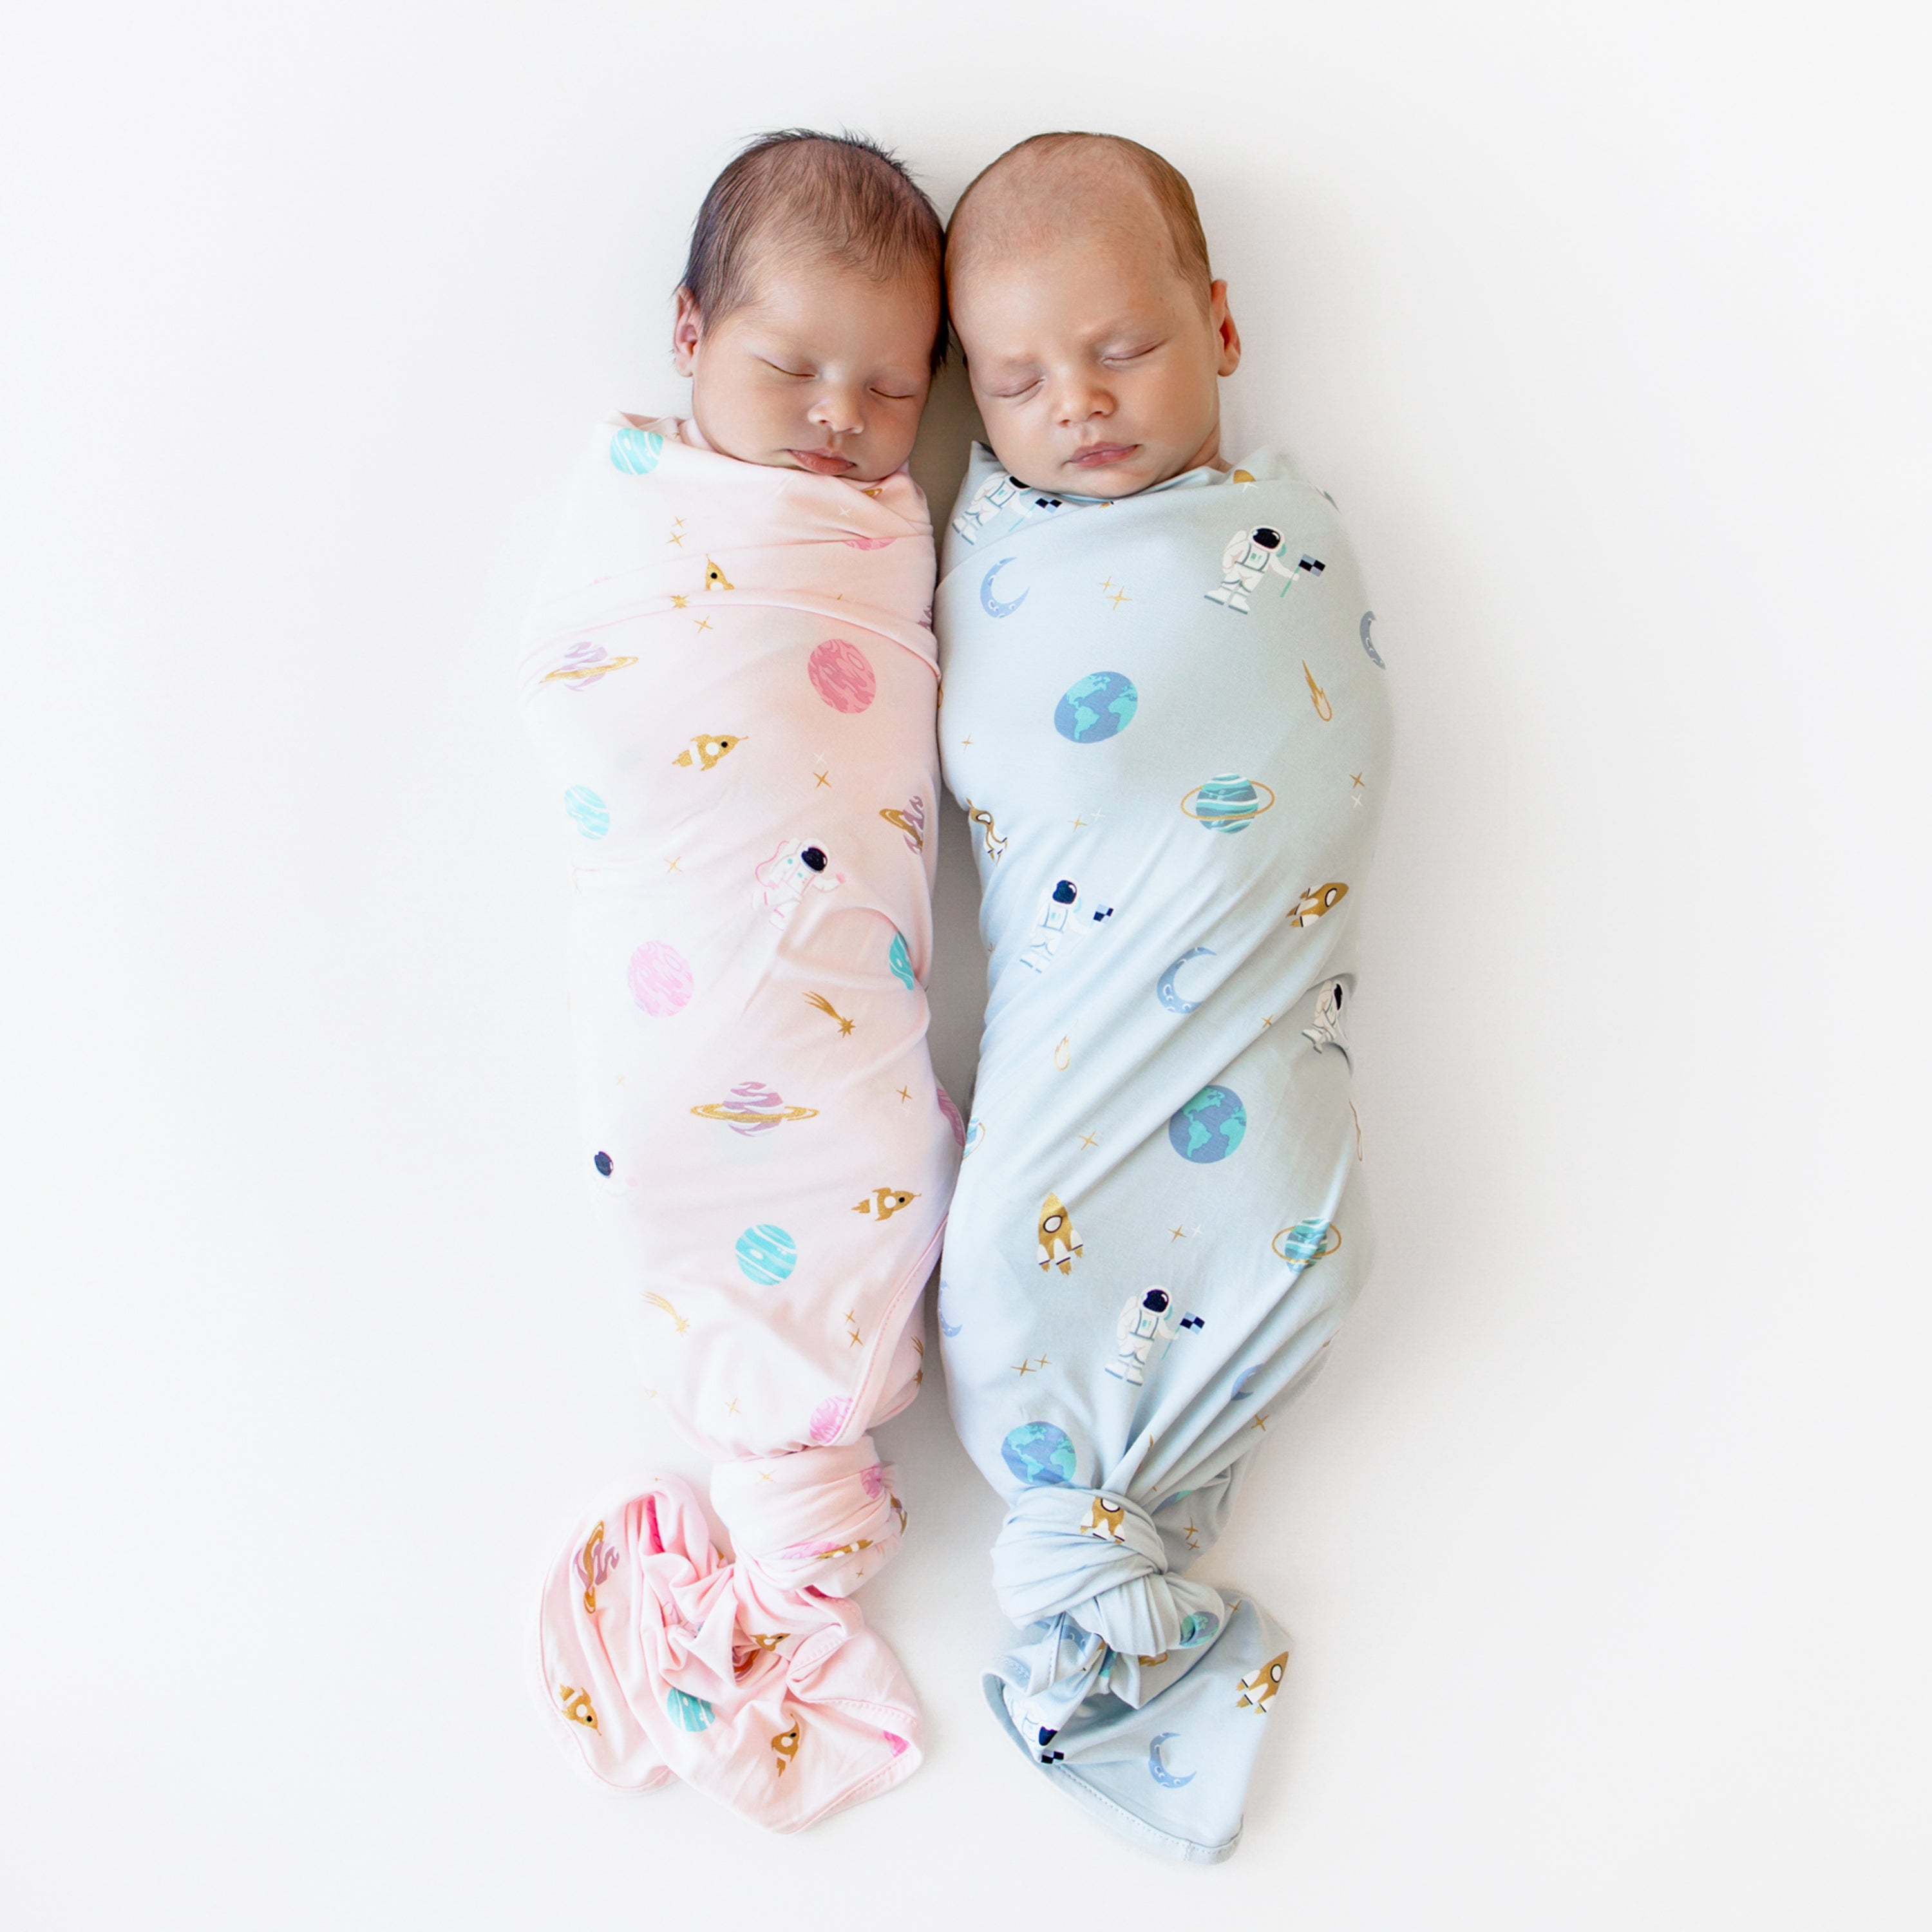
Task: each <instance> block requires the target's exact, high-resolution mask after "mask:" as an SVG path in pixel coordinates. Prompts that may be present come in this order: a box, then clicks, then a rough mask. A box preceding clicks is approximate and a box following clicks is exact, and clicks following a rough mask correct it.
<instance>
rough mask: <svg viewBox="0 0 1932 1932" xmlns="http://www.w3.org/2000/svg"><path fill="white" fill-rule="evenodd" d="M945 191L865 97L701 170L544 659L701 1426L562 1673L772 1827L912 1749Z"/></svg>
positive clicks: (568, 805)
mask: <svg viewBox="0 0 1932 1932" xmlns="http://www.w3.org/2000/svg"><path fill="white" fill-rule="evenodd" d="M940 270H941V236H940V226H939V220H938V216H937V215H936V214H935V212H934V211H933V208H932V204H931V203H930V202H929V201H928V200H927V199H926V196H924V195H923V194H922V193H920V192H919V189H918V188H917V187H916V186H915V185H914V184H913V181H912V180H911V179H910V177H909V176H908V175H907V174H906V172H904V169H902V168H901V166H899V165H898V163H897V162H896V161H895V160H893V159H892V157H891V156H890V155H889V154H886V153H885V152H884V151H883V150H882V149H880V148H877V147H874V145H871V143H869V142H865V141H862V140H860V139H856V138H853V137H851V136H843V137H836V138H835V137H833V136H826V135H818V134H811V133H798V132H788V133H779V134H772V135H769V136H766V137H764V138H763V139H760V140H759V141H757V142H754V144H753V145H751V147H749V148H747V149H746V150H745V152H744V153H742V154H740V155H739V157H737V159H736V160H734V161H733V162H732V163H730V166H728V167H727V168H726V169H725V170H724V173H723V174H722V175H720V176H719V177H718V181H716V183H715V184H714V185H713V187H712V190H711V191H710V193H709V194H708V195H707V196H706V198H705V202H704V205H703V209H702V211H700V214H699V215H698V217H697V224H696V227H695V229H694V233H693V236H692V240H691V257H690V261H689V263H688V266H687V268H686V269H685V277H684V282H683V285H682V287H680V288H679V291H678V295H677V312H676V323H675V326H674V329H673V353H674V356H675V358H676V365H677V367H678V368H679V370H681V371H684V372H685V373H687V374H689V376H690V377H691V416H690V418H689V419H685V420H682V421H680V420H677V419H671V418H660V419H649V418H644V417H639V416H618V417H615V418H613V419H611V420H610V421H608V422H605V423H604V424H602V425H600V426H599V427H598V429H597V431H596V432H595V435H594V436H593V437H592V441H591V446H590V448H589V450H588V452H586V457H585V460H584V461H583V465H582V466H581V468H580V470H579V472H578V474H577V478H576V481H575V482H574V485H573V487H572V492H571V496H570V498H569V500H568V503H567V505H566V507H565V512H564V516H563V519H562V526H561V528H560V529H559V532H558V534H557V537H556V542H555V544H554V545H553V548H552V550H551V553H550V562H549V565H548V568H547V572H546V575H545V580H544V584H543V586H542V588H541V590H540V592H538V597H537V599H536V602H535V607H534V608H533V609H532V613H531V616H530V619H529V626H528V628H527V631H526V640H525V648H524V653H523V663H522V676H521V681H522V694H523V703H524V706H525V708H526V711H527V712H528V714H529V720H530V723H531V726H532V730H533V731H534V732H535V735H536V736H537V737H538V740H539V742H541V745H542V748H543V750H544V753H545V754H546V756H547V758H548V760H549V761H550V766H551V768H552V769H553V772H554V775H555V782H556V786H557V787H558V790H559V793H560V798H561V804H562V814H560V822H561V823H562V824H563V825H564V826H566V827H567V828H568V830H567V833H566V835H567V837H568V839H569V841H570V844H571V850H572V872H573V877H574V883H575V886H576V892H575V895H574V915H575V918H574V923H575V927H576V940H577V944H576V966H575V973H574V986H573V1000H572V1004H573V1005H574V1007H575V1009H576V1018H577V1025H578V1031H579V1033H580V1037H581V1039H582V1043H583V1045H582V1051H581V1054H580V1076H581V1087H582V1100H583V1140H582V1142H581V1144H580V1147H579V1148H578V1150H577V1153H576V1154H575V1155H574V1157H573V1158H574V1160H575V1161H576V1162H577V1163H578V1164H579V1166H580V1172H581V1173H582V1175H583V1179H584V1181H585V1184H586V1185H587V1186H589V1187H591V1188H592V1190H594V1192H595V1194H596V1196H597V1197H598V1214H599V1217H600V1220H601V1224H602V1230H603V1234H604V1252H605V1256H606V1259H607V1273H608V1275H609V1277H610V1283H611V1286H612V1287H613V1290H614V1292H616V1296H617V1298H618V1300H619V1304H620V1305H621V1307H622V1310H623V1313H624V1315H625V1318H626V1319H627V1322H628V1328H629V1331H630V1339H631V1343H632V1346H633V1349H634V1352H635V1354H636V1355H637V1359H638V1362H639V1364H640V1367H641V1369H642V1370H643V1382H644V1385H645V1390H646V1396H647V1397H648V1398H649V1399H650V1400H652V1401H653V1403H654V1404H655V1406H656V1407H657V1408H658V1409H661V1410H667V1411H668V1412H670V1415H672V1416H673V1418H674V1419H675V1420H676V1421H677V1423H678V1424H679V1425H680V1427H682V1429H683V1430H685V1432H686V1433H687V1434H688V1435H689V1436H691V1438H692V1439H694V1441H695V1442H697V1444H698V1445H699V1446H700V1448H702V1449H703V1451H705V1452H706V1454H708V1455H709V1457H711V1458H712V1460H713V1461H714V1463H715V1469H714V1470H713V1472H712V1481H711V1486H710V1487H711V1503H712V1508H713V1510H714V1511H715V1514H716V1515H717V1516H718V1517H719V1518H720V1519H721V1520H722V1521H723V1523H724V1526H725V1527H726V1529H727V1530H728V1531H729V1532H730V1548H731V1552H732V1554H731V1555H730V1556H729V1557H727V1556H724V1554H723V1553H721V1551H719V1550H717V1549H715V1548H714V1547H713V1546H712V1532H711V1529H710V1527H709V1523H707V1521H706V1517H705V1515H704V1513H703V1508H702V1507H701V1505H700V1503H699V1502H698V1500H697V1497H696V1496H695V1495H694V1493H692V1491H691V1490H690V1489H689V1488H688V1487H687V1486H686V1485H685V1484H684V1483H683V1482H682V1481H679V1479H678V1478H675V1477H659V1478H655V1480H653V1481H651V1482H650V1483H649V1484H648V1486H647V1487H646V1488H644V1489H643V1491H642V1492H641V1493H639V1494H637V1495H636V1496H633V1497H632V1498H631V1499H630V1500H628V1502H619V1503H616V1504H615V1505H613V1506H612V1507H610V1508H604V1509H601V1510H598V1511H592V1512H590V1513H589V1514H586V1517H584V1518H583V1520H582V1521H581V1522H580V1523H579V1524H578V1525H577V1529H576V1530H575V1531H574V1532H573V1534H572V1535H571V1537H570V1538H569V1540H568V1543H567V1544H566V1545H565V1548H564V1550H563V1553H562V1556H560V1557H559V1560H558V1562H557V1563H556V1566H555V1568H554V1570H553V1572H552V1574H551V1577H550V1581H549V1583H548V1585H547V1587H546V1589H545V1592H544V1601H543V1610H542V1619H541V1643H540V1649H539V1655H540V1658H541V1669H542V1673H543V1676H542V1691H543V1696H544V1700H545V1703H547V1706H548V1707H549V1709H550V1710H551V1711H552V1712H553V1713H554V1714H555V1717H556V1722H557V1724H559V1727H560V1729H561V1732H562V1735H563V1736H565V1737H567V1738H568V1739H570V1740H571V1742H572V1743H573V1744H574V1745H575V1747H576V1748H577V1750H578V1751H580V1754H581V1756H582V1758H583V1762H584V1763H585V1764H586V1766H587V1767H588V1768H589V1769H590V1770H591V1771H592V1772H593V1773H594V1774H595V1775H596V1776H597V1777H598V1778H600V1779H601V1780H602V1781H604V1782H605V1783H607V1784H613V1785H616V1786H618V1787H622V1788H624V1789H627V1790H646V1789H649V1788H651V1787H654V1786H657V1785H659V1784H664V1782H666V1781H667V1780H669V1779H670V1778H673V1777H679V1778H684V1779H685V1780H686V1781H688V1782H690V1783H691V1784H694V1785H696V1786H697V1787H698V1788H699V1789H700V1790H703V1791H705V1792H706V1793H709V1795H710V1796H713V1797H715V1798H716V1799H718V1800H719V1801H720V1802H723V1803H725V1804H727V1805H730V1806H732V1807H733V1808H734V1809H736V1811H739V1812H741V1813H742V1814H745V1816H747V1817H751V1818H752V1819H754V1820H756V1821H757V1822H758V1823H761V1824H764V1825H767V1826H771V1827H772V1828H773V1829H778V1830H785V1831H789V1830H796V1829H798V1828H799V1827H800V1826H804V1825H807V1824H809V1823H811V1822H812V1821H813V1820H815V1819H817V1818H820V1817H824V1816H825V1815H826V1814H827V1813H829V1812H831V1811H835V1810H837V1809H838V1808H840V1807H841V1805H847V1804H850V1803H851V1802H854V1801H855V1800H856V1799H860V1798H865V1797H869V1796H873V1795H874V1794H875V1793H878V1792H880V1791H883V1790H886V1789H887V1788H888V1787H890V1786H891V1785H892V1784H895V1783H897V1782H898V1781H899V1780H900V1779H901V1778H904V1777H905V1776H906V1775H907V1774H908V1773H909V1772H911V1771H912V1770H913V1769H914V1768H915V1767H916V1766H917V1764H918V1763H919V1745H918V1739H919V1712H918V1706H917V1704H916V1700H914V1698H913V1694H912V1691H911V1688H910V1685H908V1684H907V1682H906V1681H905V1677H904V1673H903V1672H902V1671H901V1670H900V1668H899V1667H898V1663H897V1661H896V1660H895V1658H893V1656H892V1653H891V1652H889V1650H888V1649H886V1646H884V1645H883V1643H880V1641H879V1640H878V1639H877V1637H875V1636H874V1635H873V1634H872V1633H871V1631H868V1630H867V1629H866V1628H865V1625H864V1624H863V1622H862V1619H861V1618H860V1616H859V1613H858V1611H857V1610H856V1609H855V1608H854V1607H853V1606H852V1604H851V1603H850V1601H849V1599H850V1596H851V1595H852V1593H853V1592H854V1591H855V1590H856V1589H857V1588H858V1587H859V1584H860V1583H862V1581H863V1580H865V1578H866V1577H869V1576H871V1574H873V1573H874V1571H877V1569H878V1568H880V1565H882V1564H883V1562H884V1561H885V1560H886V1558H888V1557H889V1556H890V1555H891V1554H892V1551H893V1550H895V1548H896V1547H897V1546H898V1540H899V1536H900V1533H901V1530H902V1529H903V1528H904V1523H905V1511H904V1508H902V1507H901V1504H900V1502H899V1499H898V1496H897V1495H896V1494H895V1487H896V1486H895V1482H894V1480H893V1472H892V1470H891V1469H889V1467H887V1466H885V1465H884V1464H883V1463H881V1462H880V1459H879V1457H878V1455H877V1453H876V1451H874V1448H873V1445H872V1441H871V1436H869V1435H868V1433H867V1432H868V1430H869V1429H870V1427H871V1426H872V1424H874V1423H875V1422H877V1421H879V1420H880V1419H882V1418H884V1417H886V1416H889V1415H892V1414H894V1413H895V1412H897V1411H898V1410H899V1409H902V1408H904V1406H905V1405H906V1404H907V1403H909V1402H910V1401H911V1400H912V1399H913V1394H914V1392H915V1391H916V1388H917V1387H918V1385H919V1381H920V1379H921V1375H922V1367H921V1354H922V1345H921V1343H920V1340H919V1320H918V1307H919V1293H920V1290H921V1289H922V1286H924V1283H925V1281H926V1277H927V1274H928V1273H929V1271H930V1269H931V1268H932V1264H933V1262H934V1261H935V1259H936V1258H937V1256H938V1248H939V1241H940V1234H941V1229H942V1228H943V1227H944V1223H945V1219H946V1211H947V1204H948V1202H949V1200H950V1196H951V1193H952V1188H953V1175H954V1170H955V1167H956V1163H957V1160H958V1154H959V1145H960V1143H961V1142H962V1141H963V1139H964V1136H965V1129H964V1126H963V1124H962V1122H961V1121H960V1120H959V1115H958V1113H957V1112H956V1110H955V1109H953V1105H952V1103H951V1102H950V1100H948V1099H947V1097H946V1095H945V1094H944V1091H943V1090H941V1088H940V1087H939V1086H938V1083H937V1082H936V1081H935V1079H934V1078H933V1073H932V1063H931V1061H930V1059H929V1055H928V1054H927V1051H926V1023H927V1010H926V991H925V987H926V974H927V971H928V968H929V962H930V958H931V952H932V909H931V901H932V866H933V857H934V847H933V841H932V837H931V830H932V812H933V810H934V808H935V800H936V798H937V795H938V760H937V754H936V750H935V742H934V720H935V709H936V706H937V698H938V680H937V671H936V653H935V646H934V644H933V640H932V631H931V629H930V628H929V625H930V622H931V617H932V610H931V604H932V586H933V563H934V558H933V542H932V526H931V523H930V520H929V517H928V516H927V514H926V502H925V499H924V498H923V497H922V496H921V495H920V493H919V490H918V488H917V487H916V485H915V484H913V482H912V481H911V479H910V478H909V477H908V476H907V475H906V473H905V461H906V458H907V455H908V454H909V452H910V450H911V448H912V444H913V435H914V433H915V432H916V430H917V428H918V425H919V413H920V411H921V410H922V408H923V407H924V406H925V402H926V392H927V389H928V387H929V384H930V383H931V381H932V373H933V371H934V368H935V366H936V365H937V362H938V358H939V355H940V353H941V345H942V344H943V342H944V329H945V318H944V303H943V301H942V298H941V282H940Z"/></svg>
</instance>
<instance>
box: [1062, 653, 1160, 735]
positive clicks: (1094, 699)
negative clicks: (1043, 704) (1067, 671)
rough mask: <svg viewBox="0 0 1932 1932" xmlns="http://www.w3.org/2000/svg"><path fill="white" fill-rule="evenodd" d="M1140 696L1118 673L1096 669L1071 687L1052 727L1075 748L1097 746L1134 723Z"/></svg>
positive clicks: (1063, 699)
mask: <svg viewBox="0 0 1932 1932" xmlns="http://www.w3.org/2000/svg"><path fill="white" fill-rule="evenodd" d="M1140 703H1141V694H1140V693H1139V691H1136V689H1135V688H1134V685H1133V679H1131V678H1130V677H1129V676H1127V675H1126V674H1125V673H1124V672H1121V671H1118V670H1097V671H1094V672H1093V673H1091V674H1090V675H1089V676H1086V677H1083V678H1082V679H1080V680H1079V682H1078V683H1076V684H1073V685H1069V686H1068V687H1067V694H1066V695H1065V696H1064V697H1062V698H1061V700H1060V702H1059V703H1058V704H1057V705H1055V706H1054V711H1053V728H1054V729H1055V730H1056V731H1058V733H1060V735H1061V736H1062V737H1063V738H1069V739H1072V740H1073V742H1074V743H1075V744H1076V745H1097V744H1099V743H1100V741H1101V740H1102V739H1103V738H1115V737H1118V736H1119V735H1120V734H1121V733H1122V732H1123V731H1124V730H1126V729H1127V727H1128V726H1129V725H1130V724H1132V723H1133V721H1134V713H1135V712H1136V711H1138V710H1139V709H1140Z"/></svg>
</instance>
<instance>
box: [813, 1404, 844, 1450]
mask: <svg viewBox="0 0 1932 1932" xmlns="http://www.w3.org/2000/svg"><path fill="white" fill-rule="evenodd" d="M851 1413H852V1404H851V1402H850V1399H849V1398H847V1397H844V1396H842V1395H835V1396H828V1397H826V1400H824V1401H823V1402H821V1403H820V1404H819V1405H818V1406H817V1408H816V1409H814V1410H813V1411H812V1412H811V1421H810V1422H809V1423H808V1424H807V1425H806V1437H807V1439H808V1441H811V1442H816V1443H817V1444H818V1445H820V1447H821V1448H823V1445H825V1444H826V1443H828V1442H836V1441H837V1440H838V1436H839V1433H840V1432H841V1430H843V1429H844V1427H845V1422H846V1418H847V1417H848V1416H850V1414H851Z"/></svg>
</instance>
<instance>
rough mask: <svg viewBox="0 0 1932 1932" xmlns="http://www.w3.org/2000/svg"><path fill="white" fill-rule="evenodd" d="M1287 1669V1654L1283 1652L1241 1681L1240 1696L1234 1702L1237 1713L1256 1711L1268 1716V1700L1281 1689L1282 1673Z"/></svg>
mask: <svg viewBox="0 0 1932 1932" xmlns="http://www.w3.org/2000/svg"><path fill="white" fill-rule="evenodd" d="M1287 1668H1288V1652H1286V1651H1283V1652H1282V1654H1281V1655H1280V1656H1279V1657H1277V1658H1271V1659H1270V1660H1269V1661H1268V1662H1267V1663H1266V1664H1263V1665H1262V1667H1261V1668H1260V1670H1257V1671H1256V1673H1255V1674H1254V1675H1253V1676H1252V1677H1244V1678H1243V1679H1241V1696H1240V1697H1238V1698H1237V1699H1236V1700H1235V1709H1236V1710H1238V1711H1259V1712H1260V1713H1261V1714H1262V1716H1263V1717H1266V1716H1267V1715H1268V1703H1269V1700H1271V1698H1273V1697H1274V1694H1275V1693H1276V1692H1277V1691H1279V1690H1280V1688H1281V1679H1282V1673H1283V1672H1284V1671H1285V1670H1287Z"/></svg>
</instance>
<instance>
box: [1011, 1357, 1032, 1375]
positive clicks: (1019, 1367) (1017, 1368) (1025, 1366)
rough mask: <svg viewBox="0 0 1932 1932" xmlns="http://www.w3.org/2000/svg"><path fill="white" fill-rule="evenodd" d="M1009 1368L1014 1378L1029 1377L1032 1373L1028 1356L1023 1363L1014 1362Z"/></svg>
mask: <svg viewBox="0 0 1932 1932" xmlns="http://www.w3.org/2000/svg"><path fill="white" fill-rule="evenodd" d="M1010 1367H1012V1369H1013V1373H1014V1374H1015V1375H1016V1376H1030V1375H1031V1374H1032V1373H1033V1360H1032V1358H1031V1356H1029V1357H1028V1359H1027V1360H1026V1361H1024V1362H1016V1363H1013V1364H1010Z"/></svg>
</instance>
